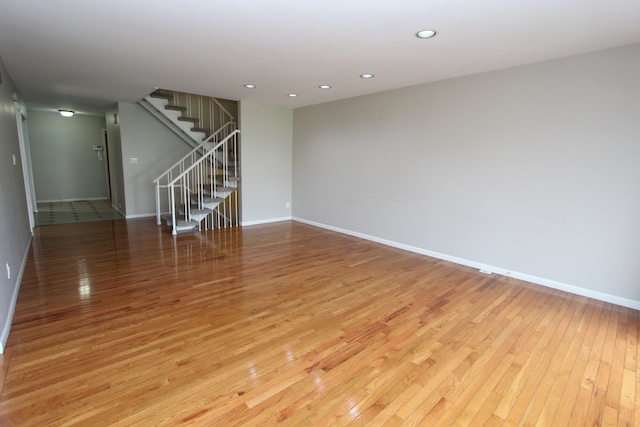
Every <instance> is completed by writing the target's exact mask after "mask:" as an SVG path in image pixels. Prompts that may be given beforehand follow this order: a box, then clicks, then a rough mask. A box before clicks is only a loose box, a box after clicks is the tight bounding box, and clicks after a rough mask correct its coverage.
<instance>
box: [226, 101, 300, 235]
mask: <svg viewBox="0 0 640 427" xmlns="http://www.w3.org/2000/svg"><path fill="white" fill-rule="evenodd" d="M239 123H240V129H241V132H242V133H241V135H240V156H241V162H240V167H241V177H242V182H241V189H240V199H241V215H242V224H243V225H249V224H255V223H264V222H272V221H278V220H282V219H290V218H291V207H287V203H291V201H292V200H291V197H292V194H291V191H292V183H291V179H292V175H291V155H292V129H293V110H291V109H289V108H282V107H273V106H269V105H264V104H260V103H256V102H252V101H241V102H240V122H239Z"/></svg>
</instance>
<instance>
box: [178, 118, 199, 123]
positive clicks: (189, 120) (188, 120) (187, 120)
mask: <svg viewBox="0 0 640 427" xmlns="http://www.w3.org/2000/svg"><path fill="white" fill-rule="evenodd" d="M178 120H180V121H181V122H193V123H198V122H199V121H200V119H198V118H196V117H178Z"/></svg>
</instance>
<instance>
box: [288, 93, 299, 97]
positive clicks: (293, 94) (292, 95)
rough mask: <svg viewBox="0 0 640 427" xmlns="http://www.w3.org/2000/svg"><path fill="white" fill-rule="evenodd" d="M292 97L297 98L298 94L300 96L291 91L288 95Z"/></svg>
mask: <svg viewBox="0 0 640 427" xmlns="http://www.w3.org/2000/svg"><path fill="white" fill-rule="evenodd" d="M287 96H288V97H290V98H295V97H296V96H298V94H297V93H290V94H289V95H287Z"/></svg>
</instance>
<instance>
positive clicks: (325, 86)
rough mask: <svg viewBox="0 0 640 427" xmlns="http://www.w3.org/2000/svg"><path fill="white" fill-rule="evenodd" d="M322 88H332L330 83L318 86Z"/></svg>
mask: <svg viewBox="0 0 640 427" xmlns="http://www.w3.org/2000/svg"><path fill="white" fill-rule="evenodd" d="M318 87H319V88H320V89H331V86H329V85H320V86H318Z"/></svg>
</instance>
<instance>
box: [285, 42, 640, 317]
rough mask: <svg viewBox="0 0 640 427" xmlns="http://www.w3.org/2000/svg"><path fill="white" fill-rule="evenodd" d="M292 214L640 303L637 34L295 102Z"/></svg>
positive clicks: (630, 303) (639, 62) (569, 287)
mask: <svg viewBox="0 0 640 427" xmlns="http://www.w3.org/2000/svg"><path fill="white" fill-rule="evenodd" d="M293 140H294V146H293V198H294V211H293V213H294V216H295V217H296V218H298V219H301V220H303V221H307V222H312V223H316V224H319V225H323V226H327V227H330V228H336V229H340V230H341V231H346V232H350V233H353V234H359V235H362V236H364V237H368V238H372V239H374V240H376V239H377V240H380V241H384V242H386V243H390V244H394V245H396V246H400V247H406V248H410V249H412V250H416V251H418V252H423V253H428V254H433V255H436V256H440V257H442V258H445V259H451V260H454V261H457V262H461V263H466V264H469V265H474V266H477V267H480V268H487V269H490V270H493V271H496V272H501V273H503V274H510V275H514V276H516V277H522V278H525V279H529V280H532V281H536V282H538V283H542V284H546V285H549V286H553V287H558V288H561V289H567V290H570V291H575V292H577V293H582V294H584V295H589V296H595V297H598V298H602V299H605V300H609V301H612V302H616V303H620V304H623V305H628V306H633V307H636V308H640V286H639V284H640V262H639V260H640V243H639V242H640V221H639V219H640V167H639V164H638V161H639V160H640V45H632V46H627V47H621V48H616V49H610V50H606V51H600V52H595V53H590V54H585V55H580V56H574V57H568V58H564V59H559V60H554V61H548V62H542V63H537V64H533V65H528V66H523V67H517V68H512V69H506V70H501V71H495V72H489V73H484V74H479V75H474V76H469V77H464V78H457V79H451V80H447V81H441V82H437V83H433V84H426V85H421V86H416V87H410V88H405V89H400V90H394V91H389V92H385V93H379V94H375V95H370V96H364V97H359V98H353V99H348V100H344V101H338V102H332V103H327V104H323V105H318V106H311V107H307V108H301V109H297V110H295V112H294V135H293Z"/></svg>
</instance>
